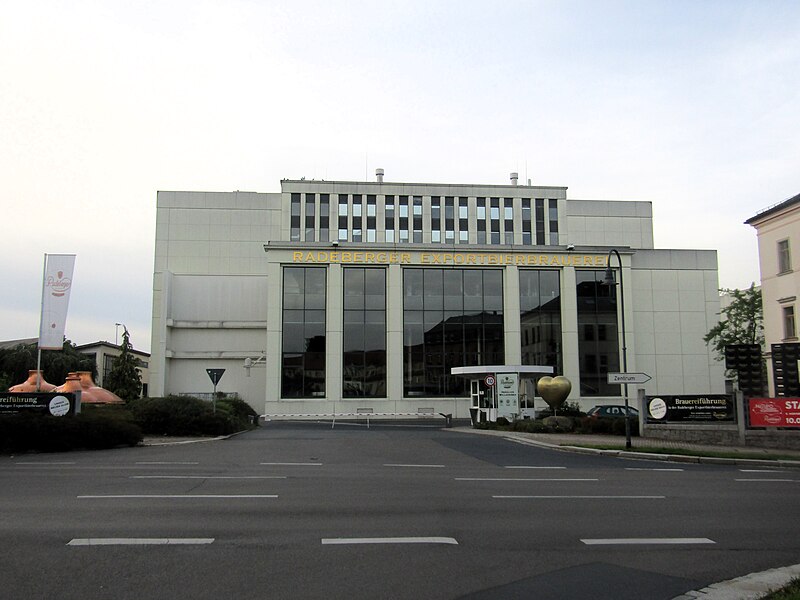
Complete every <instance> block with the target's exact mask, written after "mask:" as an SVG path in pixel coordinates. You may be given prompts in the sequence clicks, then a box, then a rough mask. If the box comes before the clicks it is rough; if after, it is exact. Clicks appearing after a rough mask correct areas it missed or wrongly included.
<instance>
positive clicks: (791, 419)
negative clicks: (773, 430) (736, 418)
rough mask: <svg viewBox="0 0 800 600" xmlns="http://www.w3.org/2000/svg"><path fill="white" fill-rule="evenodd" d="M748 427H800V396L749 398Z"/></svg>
mask: <svg viewBox="0 0 800 600" xmlns="http://www.w3.org/2000/svg"><path fill="white" fill-rule="evenodd" d="M750 427H796V428H800V398H750Z"/></svg>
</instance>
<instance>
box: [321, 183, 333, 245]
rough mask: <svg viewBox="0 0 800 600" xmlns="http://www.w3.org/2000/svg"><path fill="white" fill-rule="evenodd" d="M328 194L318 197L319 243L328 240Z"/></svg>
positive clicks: (329, 209)
mask: <svg viewBox="0 0 800 600" xmlns="http://www.w3.org/2000/svg"><path fill="white" fill-rule="evenodd" d="M330 203H331V200H330V194H320V195H319V241H320V242H327V241H328V240H329V238H330V226H331V223H330V211H331V208H330Z"/></svg>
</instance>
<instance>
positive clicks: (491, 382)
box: [483, 375, 494, 387]
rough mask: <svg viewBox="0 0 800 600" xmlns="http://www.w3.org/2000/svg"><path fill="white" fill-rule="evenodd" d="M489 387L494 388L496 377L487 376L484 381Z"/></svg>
mask: <svg viewBox="0 0 800 600" xmlns="http://www.w3.org/2000/svg"><path fill="white" fill-rule="evenodd" d="M483 383H485V384H486V385H487V386H489V387H492V386H493V385H494V375H487V376H486V379H484V380H483Z"/></svg>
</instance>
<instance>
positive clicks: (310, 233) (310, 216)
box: [306, 194, 316, 242]
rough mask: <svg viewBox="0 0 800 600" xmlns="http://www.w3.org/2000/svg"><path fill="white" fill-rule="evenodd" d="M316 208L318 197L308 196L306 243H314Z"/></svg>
mask: <svg viewBox="0 0 800 600" xmlns="http://www.w3.org/2000/svg"><path fill="white" fill-rule="evenodd" d="M315 208H316V195H315V194H306V241H307V242H313V241H314V231H315V228H314V214H315V212H316V211H315Z"/></svg>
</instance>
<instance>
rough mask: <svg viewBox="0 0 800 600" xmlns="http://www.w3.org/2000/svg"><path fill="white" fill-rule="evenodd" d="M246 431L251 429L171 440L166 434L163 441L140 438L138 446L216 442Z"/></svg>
mask: <svg viewBox="0 0 800 600" xmlns="http://www.w3.org/2000/svg"><path fill="white" fill-rule="evenodd" d="M248 431H252V430H250V429H244V430H242V431H235V432H233V433H229V434H228V435H218V436H216V437H208V438H192V439H188V440H187V439H178V440H176V439H173V440H171V441H170V440H169V437H168V436H167V439H166V440H165V441H163V442H157V441H152V442H146V441H144V440H142V442H141V443H140V444H139V447H142V448H144V447H147V448H150V447H153V446H180V445H183V444H202V443H203V442H218V441H219V440H227V439H230V438H232V437H234V436H237V435H239V434H241V433H247V432H248ZM151 439H152V440H156V439H158V438H151Z"/></svg>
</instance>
